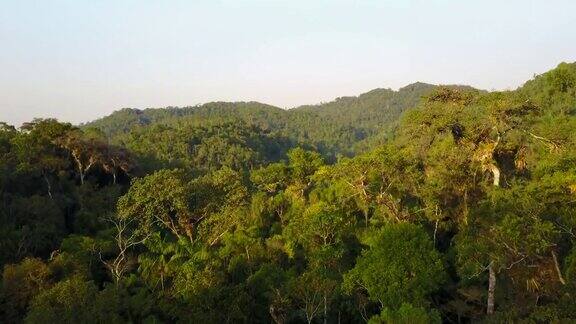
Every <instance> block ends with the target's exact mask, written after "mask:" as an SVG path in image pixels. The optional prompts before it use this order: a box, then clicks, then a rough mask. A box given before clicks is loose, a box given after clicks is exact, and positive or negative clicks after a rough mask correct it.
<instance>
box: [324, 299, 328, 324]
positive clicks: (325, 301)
mask: <svg viewBox="0 0 576 324" xmlns="http://www.w3.org/2000/svg"><path fill="white" fill-rule="evenodd" d="M326 323H328V302H327V300H326V295H324V324H326Z"/></svg>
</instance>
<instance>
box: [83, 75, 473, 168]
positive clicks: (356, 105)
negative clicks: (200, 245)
mask: <svg viewBox="0 0 576 324" xmlns="http://www.w3.org/2000/svg"><path fill="white" fill-rule="evenodd" d="M434 88H436V86H434V85H430V84H426V83H421V82H418V83H414V84H411V85H408V86H406V87H403V88H401V89H399V90H398V91H393V90H390V89H375V90H372V91H370V92H367V93H364V94H362V95H360V96H357V97H341V98H338V99H336V100H334V101H332V102H328V103H324V104H319V105H308V106H301V107H297V108H293V109H288V110H284V109H280V108H278V107H274V106H270V105H265V104H261V103H258V102H236V103H226V102H212V103H207V104H203V105H200V106H194V107H184V108H174V107H168V108H160V109H144V110H138V109H122V110H120V111H117V112H115V113H113V114H111V115H110V116H107V117H104V118H102V119H99V120H96V121H94V122H91V123H88V124H86V125H84V127H95V128H98V129H100V130H102V131H103V132H105V133H106V134H107V135H108V136H109V137H111V138H112V139H116V138H118V137H119V136H122V135H123V134H125V133H129V132H130V131H132V130H134V129H135V128H142V127H150V126H153V125H159V124H163V125H174V124H175V123H180V125H181V126H180V127H186V126H182V124H199V123H211V124H214V123H218V122H224V121H234V120H241V121H243V122H245V123H247V124H249V125H256V126H258V127H259V128H261V129H262V130H264V131H267V132H269V133H272V134H274V135H277V136H282V137H284V138H286V139H289V140H290V141H292V142H293V143H298V144H304V145H310V146H311V147H314V148H315V149H317V150H318V151H320V152H321V153H323V155H325V156H326V157H328V158H329V159H330V160H334V159H335V157H336V156H338V155H344V156H351V155H353V154H354V153H356V152H358V151H362V150H364V149H366V148H367V147H371V146H373V145H374V144H375V143H381V142H382V140H384V139H385V138H386V137H387V136H388V135H389V134H390V132H391V131H392V130H393V127H394V125H396V124H397V121H398V119H399V117H400V115H401V114H402V113H403V112H404V111H406V110H407V109H409V108H412V107H414V106H416V104H417V103H418V102H419V101H420V99H421V98H422V97H423V96H424V95H426V94H428V93H430V91H432V90H433V89H434ZM459 88H462V89H464V88H467V87H459Z"/></svg>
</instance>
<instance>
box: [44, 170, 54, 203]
mask: <svg viewBox="0 0 576 324" xmlns="http://www.w3.org/2000/svg"><path fill="white" fill-rule="evenodd" d="M42 176H43V177H44V181H45V182H46V186H47V187H48V197H50V199H52V185H51V184H50V180H49V179H48V177H47V176H46V174H44V175H42Z"/></svg>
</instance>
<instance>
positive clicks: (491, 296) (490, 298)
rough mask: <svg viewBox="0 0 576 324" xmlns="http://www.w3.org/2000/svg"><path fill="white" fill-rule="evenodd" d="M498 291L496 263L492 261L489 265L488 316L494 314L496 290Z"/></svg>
mask: <svg viewBox="0 0 576 324" xmlns="http://www.w3.org/2000/svg"><path fill="white" fill-rule="evenodd" d="M495 289H496V272H495V271H494V262H492V261H490V264H489V265H488V302H487V307H486V314H488V315H492V314H494V290H495Z"/></svg>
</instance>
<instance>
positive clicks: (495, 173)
mask: <svg viewBox="0 0 576 324" xmlns="http://www.w3.org/2000/svg"><path fill="white" fill-rule="evenodd" d="M490 171H492V175H493V176H494V186H495V187H500V169H498V167H497V166H496V165H495V164H491V165H490Z"/></svg>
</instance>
